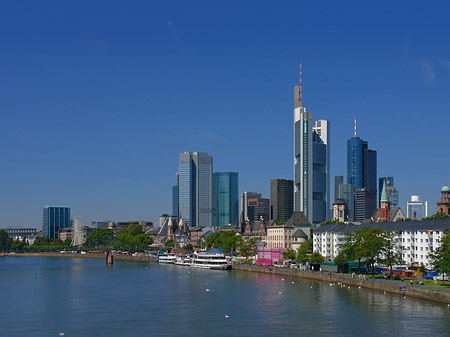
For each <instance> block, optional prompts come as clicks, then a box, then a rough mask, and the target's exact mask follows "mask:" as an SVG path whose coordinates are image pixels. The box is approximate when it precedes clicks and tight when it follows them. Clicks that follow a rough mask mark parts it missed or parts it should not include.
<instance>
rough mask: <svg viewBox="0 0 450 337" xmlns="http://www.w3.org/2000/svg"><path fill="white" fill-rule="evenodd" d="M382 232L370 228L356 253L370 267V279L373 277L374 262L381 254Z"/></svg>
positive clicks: (378, 229)
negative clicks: (363, 258) (364, 259)
mask: <svg viewBox="0 0 450 337" xmlns="http://www.w3.org/2000/svg"><path fill="white" fill-rule="evenodd" d="M383 235H384V231H383V230H382V229H380V228H371V229H369V230H368V231H366V232H365V233H364V235H363V237H362V244H361V246H360V247H358V249H357V252H358V255H359V256H361V257H365V258H366V261H367V263H368V264H369V265H370V266H371V267H372V278H373V277H374V275H375V262H377V261H378V257H379V256H380V254H381V251H382V249H383V245H384V238H383Z"/></svg>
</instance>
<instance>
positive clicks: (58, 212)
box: [42, 206, 70, 239]
mask: <svg viewBox="0 0 450 337" xmlns="http://www.w3.org/2000/svg"><path fill="white" fill-rule="evenodd" d="M43 213H44V214H43V215H44V217H43V222H42V232H43V236H44V237H46V238H50V239H57V238H58V231H59V230H60V229H63V228H66V227H69V226H70V207H69V206H45V207H44V212H43Z"/></svg>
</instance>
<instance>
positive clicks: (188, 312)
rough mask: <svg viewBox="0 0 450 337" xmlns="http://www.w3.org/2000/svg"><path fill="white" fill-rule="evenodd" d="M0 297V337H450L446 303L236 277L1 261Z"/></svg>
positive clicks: (147, 267)
mask: <svg viewBox="0 0 450 337" xmlns="http://www.w3.org/2000/svg"><path fill="white" fill-rule="evenodd" d="M34 275H35V276H36V277H34ZM0 289H1V315H0V324H1V325H0V326H1V327H0V336H8V337H9V336H26V337H29V336H45V337H52V336H58V335H59V332H63V333H64V336H67V337H74V336H80V337H87V336H108V337H115V336H133V337H135V336H394V335H395V336H449V335H450V307H448V306H447V305H446V304H440V303H434V302H431V301H424V300H418V299H413V298H404V297H403V296H399V295H392V294H384V293H383V292H377V291H372V290H367V289H358V288H356V287H353V288H350V289H348V287H345V288H343V287H340V286H339V285H337V284H334V285H331V286H330V284H329V283H326V282H319V281H312V280H302V279H295V278H294V279H291V278H288V277H285V279H283V276H278V275H270V274H257V273H250V272H243V271H212V270H200V269H195V268H190V267H181V266H175V265H158V264H156V263H150V264H147V263H134V262H120V261H115V262H114V265H113V266H112V267H107V266H106V264H105V261H104V260H97V259H77V258H46V257H2V258H0ZM206 289H209V291H207V290H206ZM226 315H227V316H229V317H226Z"/></svg>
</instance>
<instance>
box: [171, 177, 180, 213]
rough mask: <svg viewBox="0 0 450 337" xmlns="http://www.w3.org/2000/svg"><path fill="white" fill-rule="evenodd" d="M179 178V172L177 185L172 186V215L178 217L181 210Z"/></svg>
mask: <svg viewBox="0 0 450 337" xmlns="http://www.w3.org/2000/svg"><path fill="white" fill-rule="evenodd" d="M179 191H180V188H179V178H178V173H177V175H176V183H175V186H172V215H173V216H176V217H177V218H178V212H179V200H178V197H179Z"/></svg>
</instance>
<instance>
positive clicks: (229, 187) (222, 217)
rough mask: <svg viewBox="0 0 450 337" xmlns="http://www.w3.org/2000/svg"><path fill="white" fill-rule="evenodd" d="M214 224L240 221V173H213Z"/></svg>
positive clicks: (221, 224)
mask: <svg viewBox="0 0 450 337" xmlns="http://www.w3.org/2000/svg"><path fill="white" fill-rule="evenodd" d="M212 190H213V226H226V225H228V224H232V225H234V226H236V225H237V223H238V221H239V213H238V212H239V197H238V195H239V194H238V173H237V172H214V173H213V188H212Z"/></svg>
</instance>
